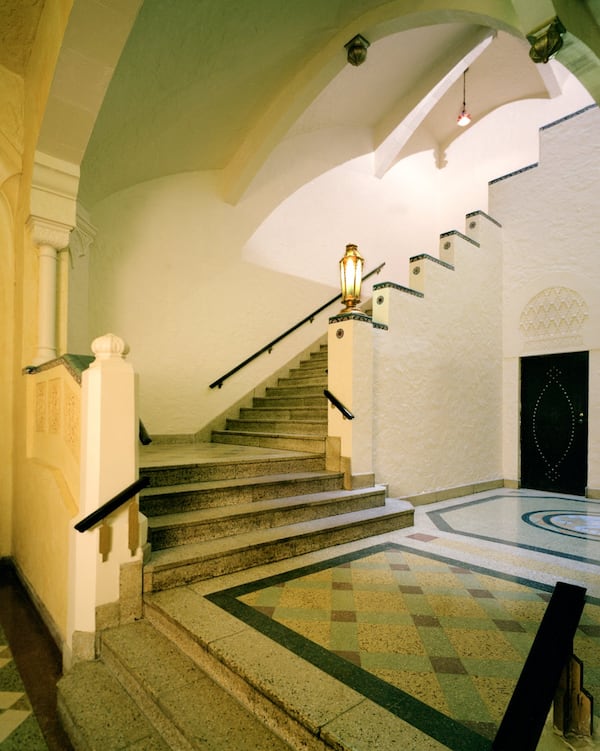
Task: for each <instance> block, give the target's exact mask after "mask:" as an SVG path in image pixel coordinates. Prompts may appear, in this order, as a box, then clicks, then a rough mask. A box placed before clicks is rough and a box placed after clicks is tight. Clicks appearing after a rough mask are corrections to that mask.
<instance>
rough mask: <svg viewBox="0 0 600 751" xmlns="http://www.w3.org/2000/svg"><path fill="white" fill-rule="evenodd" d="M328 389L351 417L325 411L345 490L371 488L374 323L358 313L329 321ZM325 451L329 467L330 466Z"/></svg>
mask: <svg viewBox="0 0 600 751" xmlns="http://www.w3.org/2000/svg"><path fill="white" fill-rule="evenodd" d="M328 358H329V363H328V372H329V375H328V388H329V391H330V392H331V393H332V394H333V395H334V396H335V397H336V398H337V399H339V400H340V401H341V402H342V404H343V405H344V406H345V407H347V408H348V409H349V410H350V412H352V413H353V414H354V419H347V418H344V417H343V416H342V414H341V412H340V411H339V410H337V409H335V408H330V409H329V411H328V414H329V417H328V430H327V432H328V435H329V436H330V440H331V439H333V440H335V439H336V438H339V439H340V444H339V452H340V455H341V456H340V459H341V463H340V466H341V468H342V470H343V471H344V474H345V479H344V484H345V487H347V488H349V489H350V488H358V487H367V486H369V485H373V483H374V475H373V322H372V319H371V318H370V317H369V316H367V315H364V314H363V313H360V312H352V313H343V314H340V315H338V316H335V317H333V318H330V319H329V329H328ZM332 452H335V449H332V448H331V446H329V447H328V466H330V467H331V466H332V462H331V460H330V456H329V454H331V453H332Z"/></svg>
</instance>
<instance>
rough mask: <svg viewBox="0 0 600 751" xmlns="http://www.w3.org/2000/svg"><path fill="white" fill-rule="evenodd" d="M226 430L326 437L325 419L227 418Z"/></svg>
mask: <svg viewBox="0 0 600 751" xmlns="http://www.w3.org/2000/svg"><path fill="white" fill-rule="evenodd" d="M225 429H226V430H242V431H244V432H246V433H252V432H255V431H256V432H258V433H293V434H294V435H296V434H300V435H319V436H326V435H327V417H326V416H325V418H324V419H321V420H259V419H258V418H256V419H253V420H250V419H232V418H229V419H228V420H227V421H226V425H225Z"/></svg>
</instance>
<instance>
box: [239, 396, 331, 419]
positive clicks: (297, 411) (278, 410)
mask: <svg viewBox="0 0 600 751" xmlns="http://www.w3.org/2000/svg"><path fill="white" fill-rule="evenodd" d="M326 418H327V404H326V403H325V400H323V404H319V405H318V406H315V407H258V406H255V407H242V409H240V420H248V419H258V420H294V421H295V420H319V419H326Z"/></svg>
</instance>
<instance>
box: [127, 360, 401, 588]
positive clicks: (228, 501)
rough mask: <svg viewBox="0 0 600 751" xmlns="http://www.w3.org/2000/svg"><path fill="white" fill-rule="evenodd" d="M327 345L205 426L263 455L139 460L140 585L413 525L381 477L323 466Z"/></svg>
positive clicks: (187, 578)
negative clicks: (363, 480) (349, 475)
mask: <svg viewBox="0 0 600 751" xmlns="http://www.w3.org/2000/svg"><path fill="white" fill-rule="evenodd" d="M326 386H327V350H326V348H325V347H321V348H320V349H319V351H318V352H315V353H314V354H312V356H311V357H310V359H309V360H306V361H304V362H302V363H301V365H300V367H299V368H297V369H294V370H291V371H290V373H289V376H288V377H287V378H280V379H279V383H278V385H277V386H276V387H272V388H268V389H267V390H266V395H265V396H264V397H261V398H255V399H254V404H253V406H252V407H251V408H249V409H242V410H241V412H240V416H239V419H235V420H233V419H230V420H228V421H227V425H226V429H225V430H222V431H215V432H214V433H213V442H214V443H218V444H221V445H224V444H227V445H236V446H252V447H257V448H260V449H272V450H273V451H274V452H279V455H278V453H273V454H272V455H267V456H268V458H265V457H264V456H261V455H259V456H252V455H251V456H250V458H248V457H245V456H242V457H240V458H239V459H238V460H236V459H235V458H234V457H232V459H231V461H227V462H220V463H212V464H211V463H210V461H209V462H204V463H202V464H197V465H195V466H194V465H185V466H178V467H173V466H162V467H161V466H158V467H153V468H148V467H146V468H144V467H142V468H141V471H140V473H141V474H142V475H143V476H146V477H148V479H149V480H150V485H149V487H148V488H147V489H146V490H145V491H143V492H142V494H141V495H140V508H141V511H142V513H144V514H145V515H146V516H147V517H148V527H149V541H150V543H151V546H152V557H151V560H150V562H149V563H148V564H147V565H146V566H145V570H144V590H145V591H146V592H151V591H156V590H160V589H166V588H170V587H177V586H180V585H182V584H189V583H191V582H195V581H200V580H202V579H208V578H210V577H214V576H221V575H223V574H227V573H231V572H233V571H239V570H241V569H246V568H249V567H251V566H256V565H260V564H265V563H270V562H272V561H277V560H281V559H283V558H290V557H292V556H295V555H300V554H302V553H307V552H310V551H312V550H317V549H321V548H324V547H329V546H331V545H338V544H340V543H342V542H349V541H351V540H357V539H360V538H362V537H368V536H371V535H376V534H381V533H383V532H389V531H391V530H394V529H399V528H401V527H405V526H409V525H411V524H412V519H413V509H412V506H411V505H410V504H408V503H406V502H403V501H398V500H395V499H388V498H386V495H385V489H384V487H383V486H381V485H377V486H373V487H368V488H362V489H359V490H344V488H343V475H342V473H341V472H331V471H327V470H326V469H325V440H326V437H327V402H326V399H325V397H324V396H323V389H324V388H326Z"/></svg>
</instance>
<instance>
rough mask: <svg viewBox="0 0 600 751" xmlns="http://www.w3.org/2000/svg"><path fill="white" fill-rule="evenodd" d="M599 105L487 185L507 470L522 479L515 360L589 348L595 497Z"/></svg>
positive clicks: (551, 132)
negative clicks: (497, 287) (498, 277)
mask: <svg viewBox="0 0 600 751" xmlns="http://www.w3.org/2000/svg"><path fill="white" fill-rule="evenodd" d="M599 204H600V109H598V107H595V106H593V107H591V108H586V109H585V110H583V111H581V112H579V113H575V114H574V115H572V116H570V117H567V118H563V119H562V120H559V121H558V122H556V123H551V124H549V125H548V126H545V127H544V128H542V130H541V132H540V160H539V164H536V165H531V166H530V167H529V168H527V169H523V170H520V171H518V172H515V173H511V174H510V175H506V176H505V177H503V178H500V179H498V180H496V181H494V182H493V183H492V184H491V185H490V212H491V213H493V215H494V217H496V218H497V219H498V220H499V221H500V222H501V223H502V225H503V237H504V240H503V246H504V249H503V253H504V259H505V260H504V273H503V277H504V278H503V286H504V321H503V327H504V335H503V336H504V344H503V348H504V361H503V370H504V415H503V434H504V441H503V455H504V459H503V461H504V470H503V471H504V476H505V478H506V479H507V481H508V483H509V484H511V485H513V486H518V484H519V482H520V437H519V403H520V358H522V357H527V356H530V355H544V354H558V353H563V352H577V351H588V352H589V358H590V372H589V378H590V380H589V411H588V488H587V495H588V496H590V497H593V498H600V295H599V294H598V290H599V289H600V262H599V260H598V205H599Z"/></svg>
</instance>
